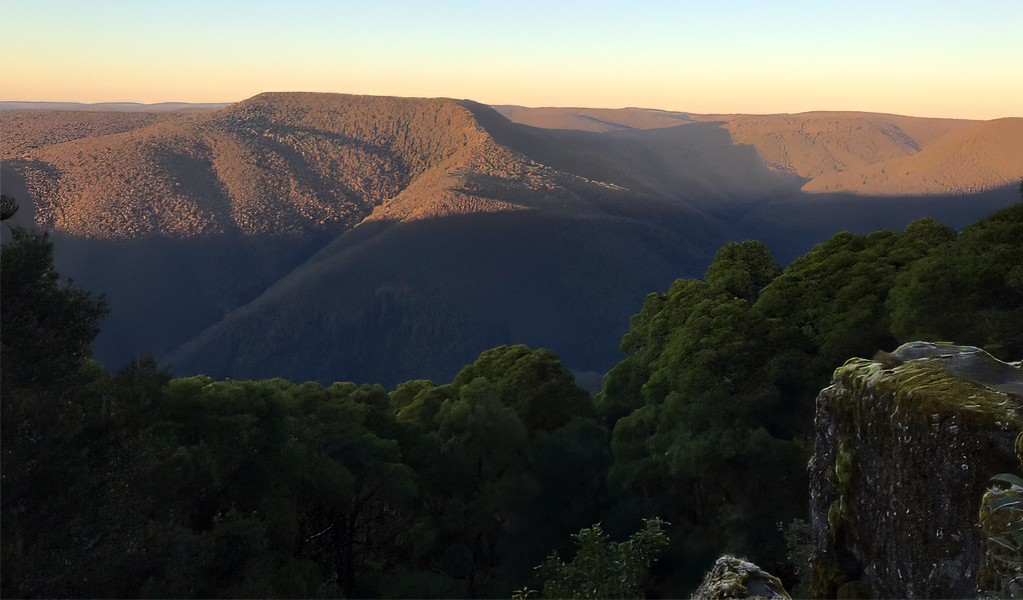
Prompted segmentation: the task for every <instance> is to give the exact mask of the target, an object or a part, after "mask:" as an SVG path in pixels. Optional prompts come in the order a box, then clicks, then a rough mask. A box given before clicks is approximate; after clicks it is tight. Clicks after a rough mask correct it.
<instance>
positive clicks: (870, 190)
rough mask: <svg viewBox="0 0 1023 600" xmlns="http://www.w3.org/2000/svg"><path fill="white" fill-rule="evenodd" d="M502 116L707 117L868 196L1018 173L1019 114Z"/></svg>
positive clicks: (624, 125) (1022, 160)
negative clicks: (972, 117) (977, 117)
mask: <svg viewBox="0 0 1023 600" xmlns="http://www.w3.org/2000/svg"><path fill="white" fill-rule="evenodd" d="M495 108H496V109H497V111H498V112H500V113H501V114H503V115H505V116H506V117H508V118H509V119H511V120H512V121H515V122H517V123H522V124H525V125H531V126H534V127H542V128H549V129H575V130H586V131H595V132H616V131H623V130H634V129H657V128H666V127H673V126H677V125H680V124H692V123H699V122H717V123H720V124H721V126H722V127H723V128H724V129H726V130H727V131H728V133H730V134H731V138H732V141H733V143H735V144H748V145H751V146H753V147H754V148H756V151H757V153H758V154H759V155H760V157H761V158H762V159H763V161H764V162H765V163H767V165H768V167H769V168H771V169H772V170H776V171H780V172H783V173H789V174H792V175H797V176H799V177H803V178H806V179H809V180H810V181H808V182H807V183H806V185H805V186H804V187H803V190H804V191H807V192H835V191H848V192H856V193H862V194H871V195H913V194H943V193H972V192H976V191H980V190H987V189H993V188H997V187H1000V186H1004V185H1007V184H1009V183H1010V182H1012V181H1013V180H1015V179H1016V178H1018V177H1019V174H1020V172H1023V146H1021V145H1020V144H1019V143H1016V142H1017V140H1019V139H1020V132H1021V128H1023V119H997V120H994V121H969V120H964V119H928V118H920V117H906V116H901V115H888V114H879V113H857V112H809V113H799V114H777V115H728V114H722V115H700V114H690V113H676V112H668V111H657V110H650V109H640V108H623V109H581V108H526V107H522V106H498V107H495Z"/></svg>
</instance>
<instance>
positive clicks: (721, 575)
mask: <svg viewBox="0 0 1023 600" xmlns="http://www.w3.org/2000/svg"><path fill="white" fill-rule="evenodd" d="M731 598H790V596H789V594H788V592H786V591H785V587H784V586H782V583H781V580H780V579H778V578H777V577H775V576H774V575H771V574H770V573H768V572H766V571H763V570H761V569H760V567H758V566H756V565H755V564H753V563H751V562H748V561H745V560H742V559H741V558H735V557H734V556H728V555H725V556H722V557H721V558H719V559H717V561H716V562H715V563H714V568H713V569H711V570H710V573H707V576H706V577H704V578H703V583H701V584H700V587H698V588H696V591H695V592H693V596H692V600H727V599H731Z"/></svg>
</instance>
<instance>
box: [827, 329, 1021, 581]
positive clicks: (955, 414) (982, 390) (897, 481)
mask: <svg viewBox="0 0 1023 600" xmlns="http://www.w3.org/2000/svg"><path fill="white" fill-rule="evenodd" d="M1021 385H1023V371H1021V370H1020V369H1019V368H1018V367H1016V366H1013V365H1008V364H1006V363H1002V362H1000V361H998V360H996V359H994V358H992V357H991V356H990V355H988V354H986V353H984V352H983V351H982V350H979V349H977V348H971V347H959V346H949V345H941V344H927V343H922V342H915V343H913V344H906V345H904V346H902V347H900V348H899V349H898V350H897V351H896V352H894V353H893V354H891V355H884V356H882V357H881V358H880V360H878V361H869V360H864V359H859V358H854V359H851V360H849V361H848V362H847V363H846V364H845V365H844V366H842V367H841V368H839V369H837V370H836V371H835V376H834V381H833V384H832V385H831V386H830V387H828V388H825V389H824V390H823V391H822V392H821V394H820V396H819V397H818V398H817V415H816V428H817V439H816V452H815V456H814V459H813V462H812V463H811V511H812V514H811V519H812V527H813V538H814V577H813V586H812V589H811V594H812V596H813V597H815V598H835V597H846V598H853V597H860V598H864V597H866V598H870V597H875V598H965V597H975V596H976V593H977V583H978V582H977V571H978V565H979V564H980V563H981V562H982V557H983V554H984V549H985V547H986V543H987V542H986V537H985V535H984V533H983V531H982V530H981V529H980V527H979V526H978V524H977V513H978V508H979V506H980V503H981V498H982V497H983V495H984V492H985V489H986V487H987V485H988V484H989V481H990V478H991V477H992V476H994V475H996V474H999V473H1003V472H1014V471H1015V470H1017V469H1018V464H1017V461H1016V456H1015V452H1014V441H1015V439H1016V437H1017V435H1018V434H1019V433H1020V430H1021V429H1023V418H1021V407H1023V398H1021V396H1020V394H1019V391H1020V390H1021V389H1023V388H1021V387H1020V386H1021Z"/></svg>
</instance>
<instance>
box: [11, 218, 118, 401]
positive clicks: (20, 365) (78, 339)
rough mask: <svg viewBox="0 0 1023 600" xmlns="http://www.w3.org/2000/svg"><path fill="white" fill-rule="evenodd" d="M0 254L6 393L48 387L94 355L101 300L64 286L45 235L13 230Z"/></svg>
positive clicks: (102, 311) (67, 284) (102, 309)
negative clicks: (93, 348) (93, 344)
mask: <svg viewBox="0 0 1023 600" xmlns="http://www.w3.org/2000/svg"><path fill="white" fill-rule="evenodd" d="M11 240H12V241H11V243H10V244H8V245H6V246H4V247H3V250H2V252H0V290H2V294H3V302H2V303H0V356H2V360H0V377H2V381H3V386H4V389H5V390H7V389H10V387H11V386H15V387H29V386H37V385H48V384H50V383H53V382H55V381H57V380H59V379H63V378H64V377H65V376H66V375H68V374H70V373H72V372H74V371H76V370H77V369H78V367H79V366H80V365H81V364H82V362H83V361H84V360H86V359H87V358H89V357H90V356H91V354H92V348H91V344H92V341H93V340H94V339H95V338H96V335H97V334H98V333H99V322H100V321H101V320H102V319H103V317H104V316H106V314H107V312H108V311H107V306H106V300H105V299H104V297H103V296H102V295H100V296H99V297H98V298H93V297H92V296H91V294H90V293H89V292H88V291H86V290H81V289H77V288H74V287H71V282H70V281H68V282H65V283H61V281H60V278H59V276H58V275H57V271H56V269H54V266H53V244H52V242H50V239H49V236H48V235H47V234H46V233H41V232H34V231H29V230H26V229H24V228H22V227H13V228H12V229H11Z"/></svg>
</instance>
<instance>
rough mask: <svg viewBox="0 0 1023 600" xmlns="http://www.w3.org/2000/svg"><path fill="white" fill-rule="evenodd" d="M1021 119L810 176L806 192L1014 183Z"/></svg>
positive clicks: (964, 188) (1022, 165) (935, 190)
mask: <svg viewBox="0 0 1023 600" xmlns="http://www.w3.org/2000/svg"><path fill="white" fill-rule="evenodd" d="M1021 140H1023V119H1020V118H1015V119H996V120H994V121H982V122H978V123H973V124H971V127H969V128H968V129H965V130H956V131H953V132H950V133H948V134H946V135H944V136H942V137H941V138H940V139H938V140H937V141H935V142H934V143H932V144H931V145H929V146H927V147H925V148H923V149H921V150H920V151H919V152H916V153H912V154H906V155H903V156H897V157H892V158H889V159H887V160H884V161H879V162H877V163H874V164H869V165H860V166H859V167H858V168H849V169H847V170H845V171H843V172H832V173H827V174H824V175H821V176H820V177H816V178H815V179H814V180H813V181H811V182H809V183H807V184H806V187H805V188H804V189H805V190H806V191H809V192H826V191H832V190H848V191H855V192H860V193H868V194H890V195H896V194H904V193H921V192H923V193H929V194H940V193H949V192H951V193H969V192H974V191H978V190H984V189H990V188H993V187H998V186H1004V185H1009V184H1011V183H1013V182H1014V181H1018V179H1019V176H1020V174H1021V173H1023V142H1021Z"/></svg>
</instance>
